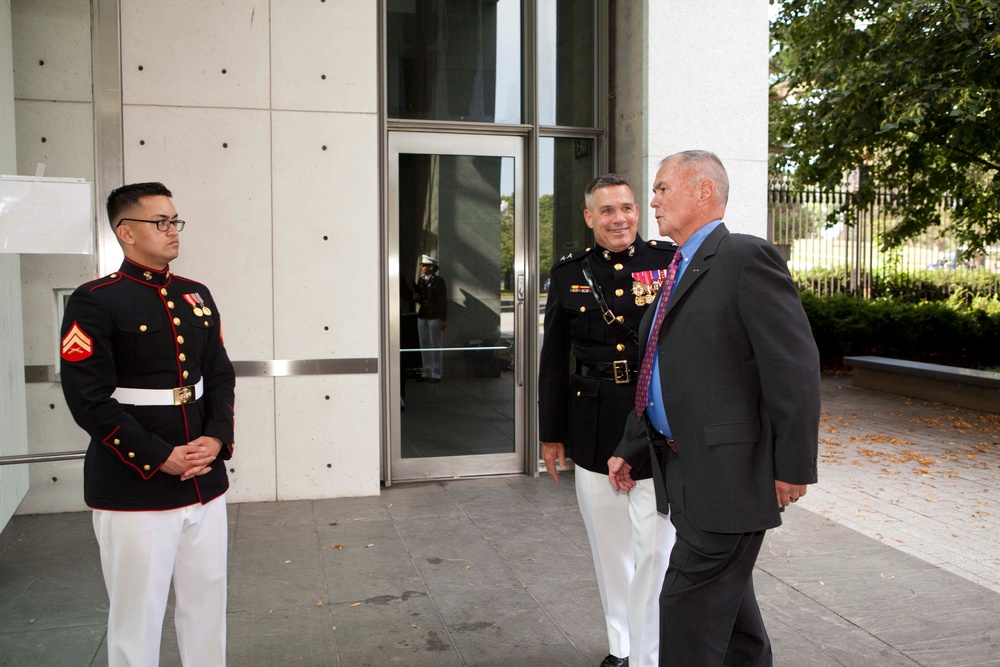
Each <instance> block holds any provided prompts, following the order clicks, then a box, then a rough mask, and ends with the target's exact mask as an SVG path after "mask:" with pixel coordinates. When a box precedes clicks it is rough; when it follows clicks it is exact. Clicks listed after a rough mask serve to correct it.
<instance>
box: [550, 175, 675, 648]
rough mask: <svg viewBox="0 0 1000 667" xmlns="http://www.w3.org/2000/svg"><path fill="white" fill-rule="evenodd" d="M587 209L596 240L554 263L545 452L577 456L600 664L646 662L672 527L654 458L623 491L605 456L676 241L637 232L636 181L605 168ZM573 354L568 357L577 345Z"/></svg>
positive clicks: (628, 407)
mask: <svg viewBox="0 0 1000 667" xmlns="http://www.w3.org/2000/svg"><path fill="white" fill-rule="evenodd" d="M584 201H585V204H586V208H585V210H584V213H583V217H584V221H585V222H586V224H587V226H588V227H589V228H591V229H592V230H593V232H594V240H595V244H594V247H593V248H588V249H586V250H582V251H576V252H572V253H568V254H566V255H564V256H563V257H562V258H561V259H560V260H559V262H558V263H557V264H556V265H555V266H554V267H553V268H552V272H551V279H550V284H549V291H548V301H547V303H546V307H545V337H544V341H543V343H542V353H541V359H540V369H539V378H538V393H539V401H538V414H539V418H538V420H539V433H540V437H541V440H542V457H543V458H544V459H545V467H546V470H547V471H548V473H549V475H551V476H552V478H553V479H554V480H555V481H556V482H558V481H559V472H558V468H557V462H558V463H559V464H560V465H561V466H562V467H563V468H564V469H565V467H566V457H567V456H568V457H569V458H571V459H572V460H573V463H574V464H575V469H576V473H575V485H576V496H577V501H578V503H579V506H580V513H581V514H582V515H583V521H584V524H585V525H586V527H587V536H588V538H589V539H590V549H591V553H592V554H593V558H594V568H595V571H596V573H597V584H598V588H599V590H600V593H601V603H602V605H603V607H604V616H605V621H606V625H607V631H608V644H609V655H608V656H607V657H606V658H605V659H604V661H603V662H602V663H601V665H602V666H603V667H620V666H622V665H629V664H631V665H632V667H650V666H651V665H655V664H656V656H657V651H658V642H659V624H658V621H657V618H658V611H659V606H658V603H657V593H658V591H659V589H660V583H661V582H662V581H663V571H664V569H665V568H666V564H667V556H668V554H669V552H670V547H671V545H672V544H673V528H672V527H671V526H670V522H669V521H668V520H667V518H666V517H664V516H661V515H659V514H657V511H656V498H655V495H654V488H653V483H652V480H651V479H649V477H650V470H651V468H650V467H649V466H646V468H645V469H641V470H635V471H633V473H632V478H633V479H635V480H639V481H638V482H636V485H635V488H633V489H632V490H631V491H629V492H625V491H615V489H613V488H612V486H611V484H610V483H609V481H608V478H607V476H606V475H607V471H608V468H607V461H608V458H609V457H610V456H611V453H612V452H613V451H614V448H615V446H616V445H617V444H618V441H619V439H620V438H621V434H622V430H623V429H624V427H625V422H626V419H627V417H628V415H629V414H634V411H635V405H634V402H635V389H636V376H637V375H638V363H639V359H638V345H637V341H638V338H637V334H636V332H635V329H637V328H638V326H639V320H640V319H641V318H642V315H643V313H645V312H646V311H647V310H648V309H649V304H651V303H652V302H653V300H654V299H655V296H656V293H657V291H658V290H659V289H660V286H661V285H662V283H663V280H664V276H665V272H666V270H667V268H668V267H669V265H670V262H671V259H672V258H673V256H674V252H673V246H672V245H671V244H670V243H666V242H662V241H649V242H648V243H647V242H645V241H643V240H642V239H641V238H639V236H638V234H637V230H638V224H639V209H638V207H637V206H636V203H635V199H634V197H633V194H632V188H631V187H630V186H629V184H628V181H626V180H625V179H624V178H623V177H621V176H619V175H618V174H606V175H604V176H601V177H600V178H597V179H595V180H594V181H592V182H591V183H590V184H588V185H587V188H586V190H585V197H584ZM571 354H572V359H573V360H574V364H575V365H573V366H571V365H570V362H571V356H570V355H571Z"/></svg>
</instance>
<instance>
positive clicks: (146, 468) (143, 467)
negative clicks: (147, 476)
mask: <svg viewBox="0 0 1000 667" xmlns="http://www.w3.org/2000/svg"><path fill="white" fill-rule="evenodd" d="M142 469H143V470H146V471H149V464H148V463H147V464H146V465H144V466H142Z"/></svg>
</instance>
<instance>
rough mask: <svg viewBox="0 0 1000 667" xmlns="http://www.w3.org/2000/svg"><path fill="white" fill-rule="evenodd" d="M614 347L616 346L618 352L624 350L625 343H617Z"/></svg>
mask: <svg viewBox="0 0 1000 667" xmlns="http://www.w3.org/2000/svg"><path fill="white" fill-rule="evenodd" d="M615 347H616V348H618V351H619V352H624V351H625V343H618V345H616V346H615Z"/></svg>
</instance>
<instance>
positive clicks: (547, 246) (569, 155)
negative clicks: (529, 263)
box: [538, 137, 597, 294]
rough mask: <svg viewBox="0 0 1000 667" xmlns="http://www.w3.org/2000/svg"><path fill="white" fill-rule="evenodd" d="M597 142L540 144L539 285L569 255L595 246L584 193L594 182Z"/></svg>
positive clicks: (554, 140) (543, 285) (557, 140)
mask: <svg viewBox="0 0 1000 667" xmlns="http://www.w3.org/2000/svg"><path fill="white" fill-rule="evenodd" d="M596 169H597V165H596V163H595V160H594V140H593V139H584V138H566V139H563V138H552V137H546V138H542V139H540V140H539V141H538V192H539V197H538V270H539V273H540V280H539V281H538V284H539V286H540V289H541V292H542V293H543V294H544V293H545V292H546V291H547V288H548V278H549V270H550V269H551V268H552V265H553V264H555V263H556V262H558V261H559V258H560V257H562V256H563V255H565V254H566V253H568V252H571V251H573V250H576V249H579V248H586V247H588V246H590V245H591V244H592V243H593V233H592V232H591V231H590V229H589V228H588V227H587V224H586V223H585V222H584V221H583V189H584V188H585V187H586V186H587V183H589V182H590V181H591V180H592V179H593V178H594V172H595V170H596Z"/></svg>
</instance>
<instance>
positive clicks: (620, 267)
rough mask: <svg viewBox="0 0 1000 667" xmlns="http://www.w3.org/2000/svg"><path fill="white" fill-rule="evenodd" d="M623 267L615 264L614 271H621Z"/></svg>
mask: <svg viewBox="0 0 1000 667" xmlns="http://www.w3.org/2000/svg"><path fill="white" fill-rule="evenodd" d="M624 268H625V267H624V266H623V265H622V264H615V271H621V270H622V269H624Z"/></svg>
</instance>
